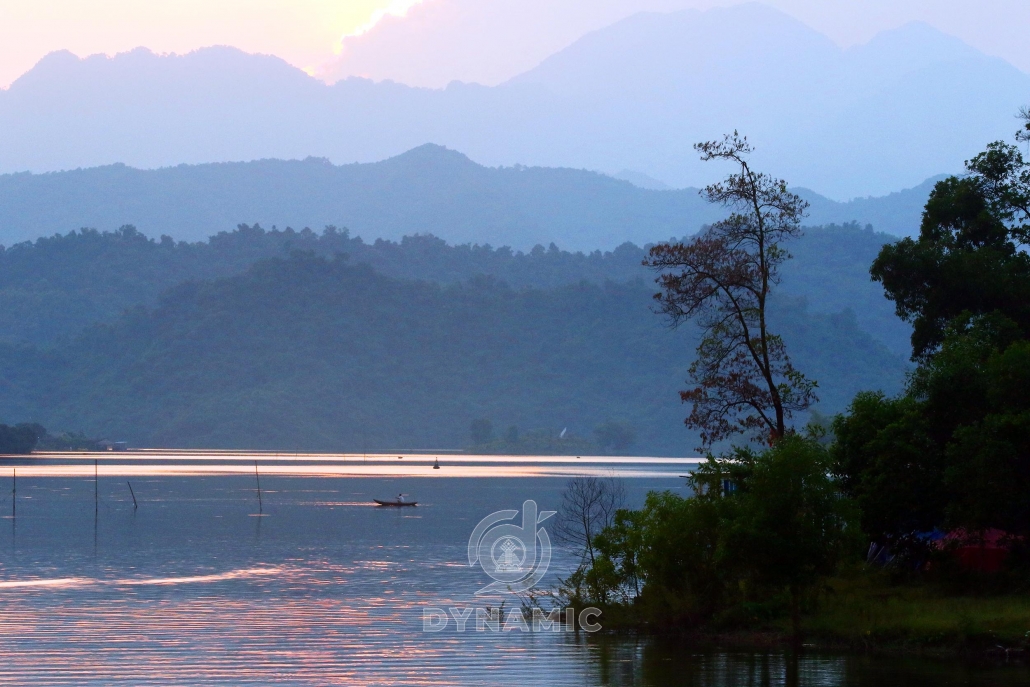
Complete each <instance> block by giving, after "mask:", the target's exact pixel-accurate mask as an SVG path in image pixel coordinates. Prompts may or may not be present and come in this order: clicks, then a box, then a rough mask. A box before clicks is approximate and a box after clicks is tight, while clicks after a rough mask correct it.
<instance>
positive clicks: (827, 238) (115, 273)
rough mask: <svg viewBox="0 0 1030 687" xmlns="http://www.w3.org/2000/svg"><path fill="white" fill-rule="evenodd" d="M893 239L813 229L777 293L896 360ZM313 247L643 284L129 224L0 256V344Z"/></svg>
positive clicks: (491, 254)
mask: <svg viewBox="0 0 1030 687" xmlns="http://www.w3.org/2000/svg"><path fill="white" fill-rule="evenodd" d="M894 238H895V237H893V236H889V235H887V234H882V233H877V232H874V231H872V230H870V229H868V228H860V227H858V226H856V225H848V226H829V227H818V228H810V229H808V230H806V232H805V235H804V236H803V237H802V238H801V239H800V240H798V241H795V242H791V243H790V244H789V245H788V246H787V247H788V248H789V250H790V251H791V253H792V254H793V255H794V259H793V260H790V261H788V262H787V263H786V265H785V266H784V269H783V273H784V281H783V284H782V287H781V288H782V291H783V293H784V294H786V295H790V296H793V297H798V298H803V299H804V300H805V301H806V302H807V305H808V308H809V309H810V310H811V311H813V312H817V313H836V312H840V311H843V310H846V309H851V310H852V311H854V313H855V315H856V317H857V321H858V324H859V326H860V327H861V328H862V329H863V330H865V331H866V332H868V333H870V334H872V335H873V336H874V337H875V338H876V339H878V340H880V341H881V342H883V343H885V344H887V345H888V347H890V348H891V350H893V351H895V352H897V353H898V354H899V355H903V354H905V352H906V351H907V350H908V335H909V329H908V327H907V326H906V325H904V324H903V323H902V322H901V321H900V320H898V319H897V318H896V317H895V316H894V312H893V306H892V304H891V303H890V302H889V301H887V300H886V299H885V298H884V297H883V291H882V289H881V288H880V286H879V285H878V284H875V283H873V282H871V281H870V279H869V273H868V269H869V264H870V263H871V262H872V260H873V258H874V257H875V256H876V254H877V252H878V251H879V250H880V247H881V246H882V245H883V244H884V243H887V242H889V241H892V240H894ZM292 251H311V252H314V253H315V254H317V255H322V256H327V257H332V256H334V255H335V254H337V253H343V254H346V255H348V256H349V259H350V261H351V262H352V263H355V264H358V263H367V264H369V265H371V266H372V267H373V268H374V269H375V270H376V271H378V272H380V273H382V274H385V275H387V276H392V277H396V278H400V279H423V280H429V281H434V282H438V283H442V284H452V283H457V282H461V281H466V280H468V279H471V278H473V277H475V276H477V275H488V276H491V277H493V278H496V279H498V280H500V281H503V282H505V283H506V284H508V285H509V286H511V287H512V288H515V289H521V288H526V287H533V288H542V289H546V288H553V287H557V286H561V285H566V284H574V283H577V282H579V281H581V280H587V281H590V282H592V283H594V284H603V283H604V282H605V281H609V280H611V281H615V282H627V281H634V280H643V281H644V282H647V283H648V284H650V282H651V279H652V278H653V275H652V274H650V273H649V272H648V270H647V269H645V268H644V267H642V266H641V261H642V260H643V258H644V256H645V253H646V251H645V249H644V248H643V247H640V246H636V245H633V244H624V245H622V246H619V247H618V248H616V249H614V250H612V251H608V252H601V251H594V252H591V253H574V252H569V251H565V250H560V249H559V248H558V247H557V246H555V245H553V244H552V245H551V246H549V247H547V248H545V247H543V246H537V247H536V248H534V249H532V250H531V251H528V252H525V253H523V252H519V251H512V250H511V249H508V248H492V247H489V246H480V245H470V244H465V245H457V246H455V245H448V244H447V243H445V242H444V241H442V240H441V239H438V238H435V237H433V236H426V235H421V236H409V237H405V238H403V239H402V240H400V241H398V242H392V241H384V240H377V241H375V242H372V243H368V242H365V241H363V240H362V239H361V238H360V237H357V236H354V235H352V234H351V233H349V232H348V231H346V230H339V231H338V230H335V229H328V230H326V231H324V232H322V233H320V234H319V233H316V232H313V231H310V230H307V229H305V230H302V231H294V230H292V229H286V230H281V231H280V230H276V231H265V230H263V229H261V228H260V227H256V226H246V225H243V226H241V227H240V228H238V229H237V230H235V231H232V232H223V233H220V234H218V235H216V236H214V237H212V238H210V239H209V240H207V241H203V242H197V243H187V242H175V241H172V240H171V239H162V240H161V241H155V240H152V239H148V238H147V237H145V236H144V235H142V234H141V233H139V232H138V231H136V230H134V229H132V228H131V227H126V228H123V229H121V230H119V231H116V232H97V231H93V230H84V231H79V232H73V233H70V234H67V235H64V236H54V237H50V238H45V239H39V240H37V241H35V242H33V243H22V244H17V245H15V246H13V247H11V248H8V249H6V250H3V249H0V342H7V343H14V344H32V345H38V346H49V345H52V344H53V343H55V342H57V341H60V340H62V339H64V340H69V339H70V338H72V337H74V336H75V335H76V334H78V332H79V331H81V330H82V329H83V328H84V327H86V326H88V325H91V324H93V323H97V322H105V321H110V320H113V319H114V318H116V317H117V316H118V315H119V314H120V313H121V312H122V311H123V310H124V309H126V308H131V307H134V306H138V305H143V306H147V307H152V306H154V305H156V304H157V299H158V296H159V294H161V293H162V292H163V291H164V290H165V289H168V288H170V287H172V286H175V285H177V284H179V283H181V282H184V281H188V280H196V279H215V278H220V277H227V276H231V275H235V274H240V273H241V272H243V271H244V270H246V269H247V268H248V267H249V266H251V265H252V264H254V263H255V262H257V261H258V260H261V259H264V258H270V257H286V256H288V255H289V254H290V253H291V252H292Z"/></svg>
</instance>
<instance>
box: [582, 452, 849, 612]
mask: <svg viewBox="0 0 1030 687" xmlns="http://www.w3.org/2000/svg"><path fill="white" fill-rule="evenodd" d="M830 467H831V459H830V456H829V454H828V453H827V450H826V448H825V447H824V446H823V445H822V444H821V443H819V442H818V441H816V440H814V439H812V438H805V437H799V436H796V435H788V436H787V437H785V438H784V439H782V440H781V441H779V442H777V444H776V445H775V446H774V447H772V448H770V449H767V450H765V451H762V452H760V453H759V452H756V451H753V450H751V449H747V448H738V449H735V450H734V451H733V452H732V453H731V454H729V455H726V456H724V457H722V458H716V457H712V456H710V457H709V459H708V461H707V462H706V463H704V464H702V465H701V466H699V468H698V470H697V471H696V472H695V473H694V474H693V475H692V477H691V479H690V483H691V486H692V487H693V488H694V490H695V494H696V495H695V496H693V497H691V498H682V497H679V496H676V495H674V494H672V493H670V492H665V493H660V494H659V493H651V494H649V495H648V497H647V500H646V503H645V506H644V508H643V509H642V510H641V511H636V512H628V511H622V512H620V513H619V514H618V516H617V517H616V519H615V522H614V524H613V525H612V526H611V527H609V528H607V529H606V530H604V531H603V532H602V533H601V534H600V536H598V537H597V539H596V541H595V544H596V548H597V550H598V552H599V553H600V555H599V557H598V560H599V561H601V564H600V565H599V566H598V568H597V573H596V575H597V579H598V580H603V581H605V582H606V583H607V584H609V588H608V589H609V591H610V596H611V598H616V599H622V600H623V603H633V604H635V605H636V606H638V607H639V608H642V609H643V613H644V615H645V617H648V618H649V619H652V620H658V619H660V620H665V621H669V620H673V621H685V622H693V623H697V622H705V621H708V620H711V619H712V618H713V617H714V616H715V615H716V614H717V613H726V612H727V611H728V610H729V609H731V608H734V607H737V606H739V605H741V604H752V605H753V604H755V603H764V602H769V601H775V599H776V598H777V597H778V595H780V594H782V593H784V592H787V593H789V595H790V597H791V599H792V605H793V607H794V609H795V610H799V603H800V598H801V595H802V594H803V593H804V592H805V590H807V589H809V588H811V587H812V586H813V585H815V584H816V583H817V582H818V581H819V580H820V579H822V578H823V577H825V576H828V575H832V574H833V573H834V572H835V571H836V570H837V569H838V567H839V566H840V565H841V564H842V563H843V562H846V561H847V560H849V559H850V558H852V557H853V555H854V553H855V552H856V551H857V548H858V547H857V543H858V542H859V541H860V537H859V529H858V511H857V508H856V505H855V504H854V503H853V502H852V501H851V500H849V499H847V498H845V497H843V496H842V494H841V492H840V485H839V483H838V482H837V481H836V480H835V479H834V478H833V477H832V476H831V475H830V474H829V469H830Z"/></svg>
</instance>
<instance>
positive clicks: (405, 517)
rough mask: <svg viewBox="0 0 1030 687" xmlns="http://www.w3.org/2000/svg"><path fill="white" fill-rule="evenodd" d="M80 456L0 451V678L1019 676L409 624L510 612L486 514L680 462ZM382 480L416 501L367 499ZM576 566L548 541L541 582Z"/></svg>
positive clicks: (905, 681)
mask: <svg viewBox="0 0 1030 687" xmlns="http://www.w3.org/2000/svg"><path fill="white" fill-rule="evenodd" d="M437 457H439V460H440V463H441V468H440V469H439V470H434V469H433V467H432V462H433V460H434V459H436V458H437ZM97 460H98V464H97V465H96V466H94V456H87V455H82V456H68V455H50V456H43V457H40V458H34V459H33V460H32V461H17V462H13V461H7V462H4V463H2V464H0V513H2V514H3V518H4V519H3V520H0V618H2V624H0V684H17V685H26V684H29V685H94V684H95V685H168V684H176V685H271V684H291V685H330V684H334V685H416V684H417V685H519V686H520V687H531V686H535V685H613V686H616V685H618V686H621V685H641V686H643V685H648V686H649V685H696V686H709V685H711V686H715V685H719V686H723V685H725V686H727V687H728V686H730V685H752V684H753V685H781V684H782V685H849V686H865V685H869V686H872V685H877V686H881V685H923V684H925V685H945V686H947V685H956V686H957V685H1010V684H1011V685H1015V684H1026V681H1027V677H1028V672H1027V670H1026V668H1024V667H1021V666H1004V665H1000V666H991V667H983V666H978V667H973V666H964V665H961V664H954V665H952V664H948V663H941V662H939V661H920V660H889V661H888V660H882V659H877V660H874V659H869V658H865V657H857V656H838V655H822V654H806V655H803V656H802V657H800V658H799V659H797V660H793V659H791V658H790V657H789V656H787V655H785V654H783V653H780V652H769V653H734V652H714V653H713V652H693V651H689V650H686V649H685V648H684V647H682V646H678V645H675V644H669V643H666V642H663V641H657V640H647V639H641V638H625V637H622V638H613V637H608V636H604V635H603V633H599V634H596V635H590V634H588V633H583V632H580V633H573V632H553V631H541V632H524V631H522V630H521V629H520V628H517V627H512V628H507V629H505V628H504V627H499V628H498V629H497V630H496V631H495V630H494V629H493V628H492V627H491V626H490V625H489V624H488V623H487V624H485V627H484V629H483V631H476V630H475V628H474V627H473V626H474V624H475V621H474V618H475V616H474V615H473V616H471V617H472V618H473V620H470V621H469V623H468V625H467V626H466V631H465V632H458V631H457V630H456V627H455V624H454V623H453V622H452V621H449V622H448V625H447V627H445V628H444V629H443V630H441V631H438V632H426V631H424V629H425V628H424V619H425V617H426V613H427V612H428V611H427V609H449V608H452V607H454V608H461V609H469V608H486V607H490V608H491V609H494V608H497V607H498V606H500V605H501V603H502V602H504V604H505V606H504V607H503V608H507V609H510V608H511V607H512V604H513V601H512V599H511V598H510V597H503V596H487V597H485V598H483V597H477V596H476V595H475V592H476V591H478V590H480V589H481V588H482V587H484V586H485V585H486V584H487V583H489V582H491V579H490V578H488V577H487V575H486V574H485V573H484V571H483V569H482V568H480V567H478V566H470V565H469V562H468V541H469V536H470V534H471V533H472V531H473V529H474V528H475V526H476V524H477V523H478V522H479V521H480V520H481V519H482V518H484V517H485V516H487V515H489V514H491V513H493V512H495V511H499V510H505V509H508V510H513V511H518V510H520V509H521V508H522V506H523V502H524V501H526V500H527V499H532V500H534V501H535V502H536V503H537V504H538V505H539V508H540V509H541V510H553V509H554V508H556V507H557V505H558V501H559V497H560V493H561V490H562V487H563V485H564V484H565V482H566V480H567V479H568V478H569V477H570V476H572V475H589V474H594V475H608V474H614V475H616V476H618V477H620V478H622V479H624V480H625V484H626V486H627V496H628V499H629V502H630V503H629V505H631V506H639V505H640V504H641V503H642V502H643V499H644V496H645V495H646V493H647V492H648V491H649V490H654V489H671V490H674V491H680V492H683V490H684V489H685V486H684V480H683V479H682V478H681V477H680V475H682V474H684V473H685V472H686V471H688V470H689V469H691V467H692V466H693V462H692V461H687V460H672V459H649V458H619V459H595V458H589V457H584V458H581V459H576V458H575V457H571V458H570V457H554V458H524V457H507V458H505V457H485V456H454V455H448V454H446V453H441V454H435V455H433V454H430V455H421V456H420V455H409V454H403V457H402V458H398V457H397V455H391V456H361V455H357V456H354V455H351V456H323V455H292V454H270V453H262V454H239V453H230V452H219V453H214V452H205V453H197V452H158V451H155V452H147V453H137V452H132V453H125V454H110V453H109V454H104V455H102V456H99V457H98V459H97ZM255 461H257V463H258V465H259V467H258V474H257V475H255V467H254V464H255ZM14 470H17V498H16V501H13V502H12V486H13V481H12V473H13V471H14ZM94 471H95V472H94ZM94 474H96V476H97V479H96V482H95V481H94ZM258 480H260V488H261V497H260V505H259V501H258V489H257V486H258ZM130 483H131V492H130V488H129V484H130ZM398 493H405V494H407V495H409V496H408V498H411V499H417V500H418V501H419V505H418V506H417V507H415V508H380V507H375V506H373V505H371V499H372V498H381V499H385V498H391V497H394V496H396V495H397V494H398ZM133 495H134V496H135V499H136V501H137V502H138V508H134V507H133ZM12 513H13V515H12ZM542 527H544V528H545V529H546V527H547V521H545V522H544V523H543V524H542ZM575 563H576V560H575V558H574V557H573V556H572V555H571V554H570V552H568V551H563V550H561V549H560V548H556V549H555V551H554V555H553V558H552V560H551V561H550V566H549V569H548V573H547V575H546V577H545V578H544V579H543V581H542V582H541V586H544V587H546V586H549V585H553V584H555V582H556V580H557V576H559V575H564V574H567V573H568V572H569V571H570V570H572V569H573V568H574V566H575ZM516 603H517V602H516ZM504 612H506V611H502V613H504ZM501 617H502V618H503V617H504V615H503V614H502V616H501ZM552 629H554V628H552Z"/></svg>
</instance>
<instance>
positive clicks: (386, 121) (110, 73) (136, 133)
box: [0, 4, 1030, 221]
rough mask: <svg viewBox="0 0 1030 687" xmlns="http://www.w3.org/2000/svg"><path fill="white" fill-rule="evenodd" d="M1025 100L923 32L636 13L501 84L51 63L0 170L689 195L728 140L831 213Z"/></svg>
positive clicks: (986, 68)
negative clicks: (444, 169)
mask: <svg viewBox="0 0 1030 687" xmlns="http://www.w3.org/2000/svg"><path fill="white" fill-rule="evenodd" d="M1028 94H1030V75H1027V74H1025V73H1023V72H1021V71H1019V70H1018V69H1016V68H1015V67H1013V66H1012V65H1010V64H1008V63H1006V62H1004V61H1002V60H1000V59H996V58H990V57H987V56H985V55H983V54H982V53H980V52H978V51H976V50H974V49H973V48H971V47H969V46H968V45H965V44H963V43H962V42H961V41H959V40H957V39H954V38H951V37H949V36H946V35H944V34H942V33H940V32H938V31H936V30H934V29H931V28H929V27H927V26H925V25H921V24H910V25H907V26H904V27H901V28H899V29H896V30H893V31H888V32H886V33H883V34H881V35H879V36H877V37H876V38H874V39H873V40H872V41H870V42H869V43H867V44H865V45H860V46H857V47H854V48H850V49H846V50H845V49H841V48H839V47H838V46H836V45H835V44H834V43H833V42H832V41H830V40H829V39H827V38H826V37H825V36H823V35H822V34H819V33H818V32H816V31H814V30H813V29H811V28H809V27H807V26H806V25H804V24H802V23H801V22H798V21H797V20H795V19H792V18H791V17H789V16H787V15H785V14H783V13H781V12H778V11H776V10H773V9H770V8H768V7H765V6H762V5H757V4H748V5H741V6H736V7H729V8H717V9H712V10H709V11H706V12H698V11H693V10H691V11H682V12H673V13H664V14H663V13H640V14H637V15H634V16H632V17H629V18H628V19H625V20H623V21H620V22H618V23H616V24H614V25H611V26H609V27H607V28H604V29H601V30H598V31H595V32H593V33H590V34H588V35H586V36H584V37H582V38H581V39H580V40H578V41H576V42H575V43H573V44H572V45H570V46H569V47H568V48H566V49H564V50H562V51H560V52H559V53H557V54H555V55H553V56H552V57H550V58H548V59H547V60H545V61H543V62H542V63H541V64H540V65H539V66H537V67H536V68H534V69H532V70H530V71H528V72H525V73H523V74H521V75H519V76H517V77H515V78H514V79H511V80H510V81H508V82H505V83H502V84H500V85H498V86H494V87H486V86H480V85H476V84H463V83H452V84H450V85H449V86H447V87H446V88H444V89H426V88H412V87H408V86H404V85H401V84H397V83H392V82H380V83H374V82H371V81H368V80H363V79H358V78H349V79H345V80H342V81H339V82H337V83H336V84H334V85H326V84H325V83H323V82H321V81H318V80H316V79H314V78H312V77H310V76H308V75H307V74H306V73H304V72H302V71H300V70H298V69H295V68H293V67H291V66H289V65H288V64H286V63H285V62H283V61H281V60H279V59H277V58H274V57H269V56H260V55H248V54H244V53H242V52H240V51H238V50H235V49H232V48H224V47H215V48H209V49H204V50H199V51H197V52H194V53H190V54H188V55H182V56H176V55H162V56H159V55H154V54H152V53H150V52H149V51H147V50H145V49H139V50H135V51H132V52H129V53H125V54H121V55H118V56H116V57H113V58H108V57H105V56H93V57H88V58H85V59H79V58H77V57H75V56H74V55H72V54H70V53H67V52H63V53H54V54H51V55H49V56H48V57H46V58H44V59H43V60H42V61H41V62H40V63H39V64H38V65H37V66H36V67H35V68H34V69H32V70H31V71H29V72H28V73H26V74H25V75H24V76H22V77H21V78H20V79H18V80H17V81H15V82H14V83H13V84H12V85H11V86H10V87H9V88H8V89H7V90H5V91H2V92H0V130H2V131H3V132H4V136H3V137H2V138H0V172H17V171H25V170H30V171H34V172H45V171H53V170H62V169H75V168H79V167H95V166H100V165H107V164H111V163H124V164H127V165H131V166H135V167H142V168H155V167H162V166H169V165H176V164H180V163H191V164H196V163H208V162H224V161H246V160H258V159H265V158H281V159H304V158H307V157H309V156H314V157H319V158H327V159H329V160H331V161H332V162H333V163H336V164H341V163H350V162H373V161H378V160H383V159H385V158H389V157H391V156H395V155H398V154H400V153H402V152H404V151H407V150H410V149H412V148H416V147H418V146H420V145H422V144H425V143H436V144H439V145H444V146H447V147H449V148H452V149H456V150H461V151H462V152H463V153H465V154H467V155H468V156H469V157H470V158H471V159H473V160H475V161H477V162H479V163H481V164H484V165H489V166H497V165H505V166H511V165H514V164H523V165H530V166H547V167H569V168H577V169H591V170H597V171H601V172H606V173H610V174H624V173H626V172H628V173H630V174H637V175H647V176H649V177H652V178H654V179H656V180H658V181H660V182H662V183H665V184H667V185H669V186H673V187H678V188H683V187H688V186H701V185H704V183H707V182H708V181H709V180H711V179H712V178H713V177H714V178H718V177H720V176H722V172H721V171H717V170H713V168H711V167H710V166H708V167H706V166H703V165H702V164H701V163H700V162H699V161H698V160H697V156H696V154H695V153H694V151H693V149H692V147H691V146H692V144H693V143H695V142H697V141H699V140H707V139H712V138H716V137H718V136H720V135H722V134H724V133H727V132H729V131H732V130H734V129H737V130H740V131H741V132H742V133H745V134H747V135H749V136H750V138H751V140H752V141H753V142H754V143H755V145H756V146H757V153H756V155H755V164H756V165H757V166H758V167H759V168H761V169H765V170H768V171H770V172H772V173H773V174H775V175H776V176H780V177H783V178H785V179H787V180H788V181H789V182H791V183H792V184H794V185H796V186H803V187H807V188H812V189H814V190H815V191H817V192H819V193H821V194H824V195H826V196H828V197H832V198H838V199H842V198H854V197H858V196H868V195H883V194H886V193H888V192H891V191H896V190H897V189H900V188H909V187H912V186H915V185H917V184H919V183H921V182H922V181H923V180H925V179H927V178H929V177H932V176H934V175H936V174H940V173H945V172H951V171H956V170H958V169H960V168H961V164H962V161H963V160H965V159H967V158H969V157H971V156H972V155H973V154H975V153H976V152H977V151H979V150H981V149H982V148H983V147H984V145H985V144H986V143H988V142H989V141H991V140H996V139H1000V138H1008V137H1009V136H1010V135H1011V132H1012V130H1013V129H1014V128H1015V126H1014V125H1015V122H1014V121H1013V118H1012V115H1013V114H1014V113H1015V112H1016V110H1017V109H1018V107H1019V106H1020V105H1023V104H1026V103H1025V101H1026V99H1027V95H1028ZM291 221H295V220H291Z"/></svg>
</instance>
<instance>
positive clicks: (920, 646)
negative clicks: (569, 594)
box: [603, 574, 1030, 658]
mask: <svg viewBox="0 0 1030 687" xmlns="http://www.w3.org/2000/svg"><path fill="white" fill-rule="evenodd" d="M805 606H806V608H805V613H804V615H803V617H802V628H803V642H804V644H805V645H806V646H809V647H815V648H827V649H840V650H850V651H872V652H884V653H890V654H931V655H932V654H940V655H952V654H966V655H983V654H989V653H999V654H1002V655H1004V650H1005V649H1009V650H1010V652H1009V655H1010V657H1017V656H1024V657H1026V658H1030V594H1027V593H1019V594H1015V593H1008V594H994V595H976V596H972V595H955V594H949V593H945V592H944V591H943V590H942V589H941V588H939V587H936V586H933V585H896V584H890V583H889V582H888V581H887V580H886V579H882V578H879V577H877V576H875V575H868V574H866V575H856V576H853V577H841V578H833V579H830V580H827V581H826V582H825V584H824V585H823V587H822V588H821V589H820V590H819V593H818V594H817V595H814V596H811V597H810V598H809V599H808V600H807V603H806V604H805ZM651 615H652V614H651V613H649V612H648V611H647V610H646V609H644V608H641V607H631V608H626V607H619V608H612V609H609V610H608V612H606V613H605V617H604V620H603V624H604V626H605V627H606V628H607V629H609V630H612V631H614V632H616V633H618V632H623V631H639V632H644V633H648V634H668V633H672V634H677V635H683V636H684V638H685V639H686V640H687V641H689V642H690V643H694V644H703V645H717V646H725V647H736V648H753V649H757V648H769V647H771V646H787V645H789V644H790V643H791V629H790V618H789V617H788V613H787V606H786V599H785V598H784V599H779V600H776V599H774V600H771V601H768V602H766V603H763V604H745V605H743V606H741V607H736V608H732V609H728V610H727V611H725V612H723V613H721V614H719V615H718V616H717V617H716V618H714V619H713V620H712V621H711V622H709V623H707V624H705V625H700V626H699V625H697V624H696V623H685V624H676V623H674V622H670V621H669V619H668V618H663V619H661V620H658V619H657V618H655V617H651ZM1024 649H1026V650H1027V651H1028V653H1027V654H1024V653H1023V650H1024Z"/></svg>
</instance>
